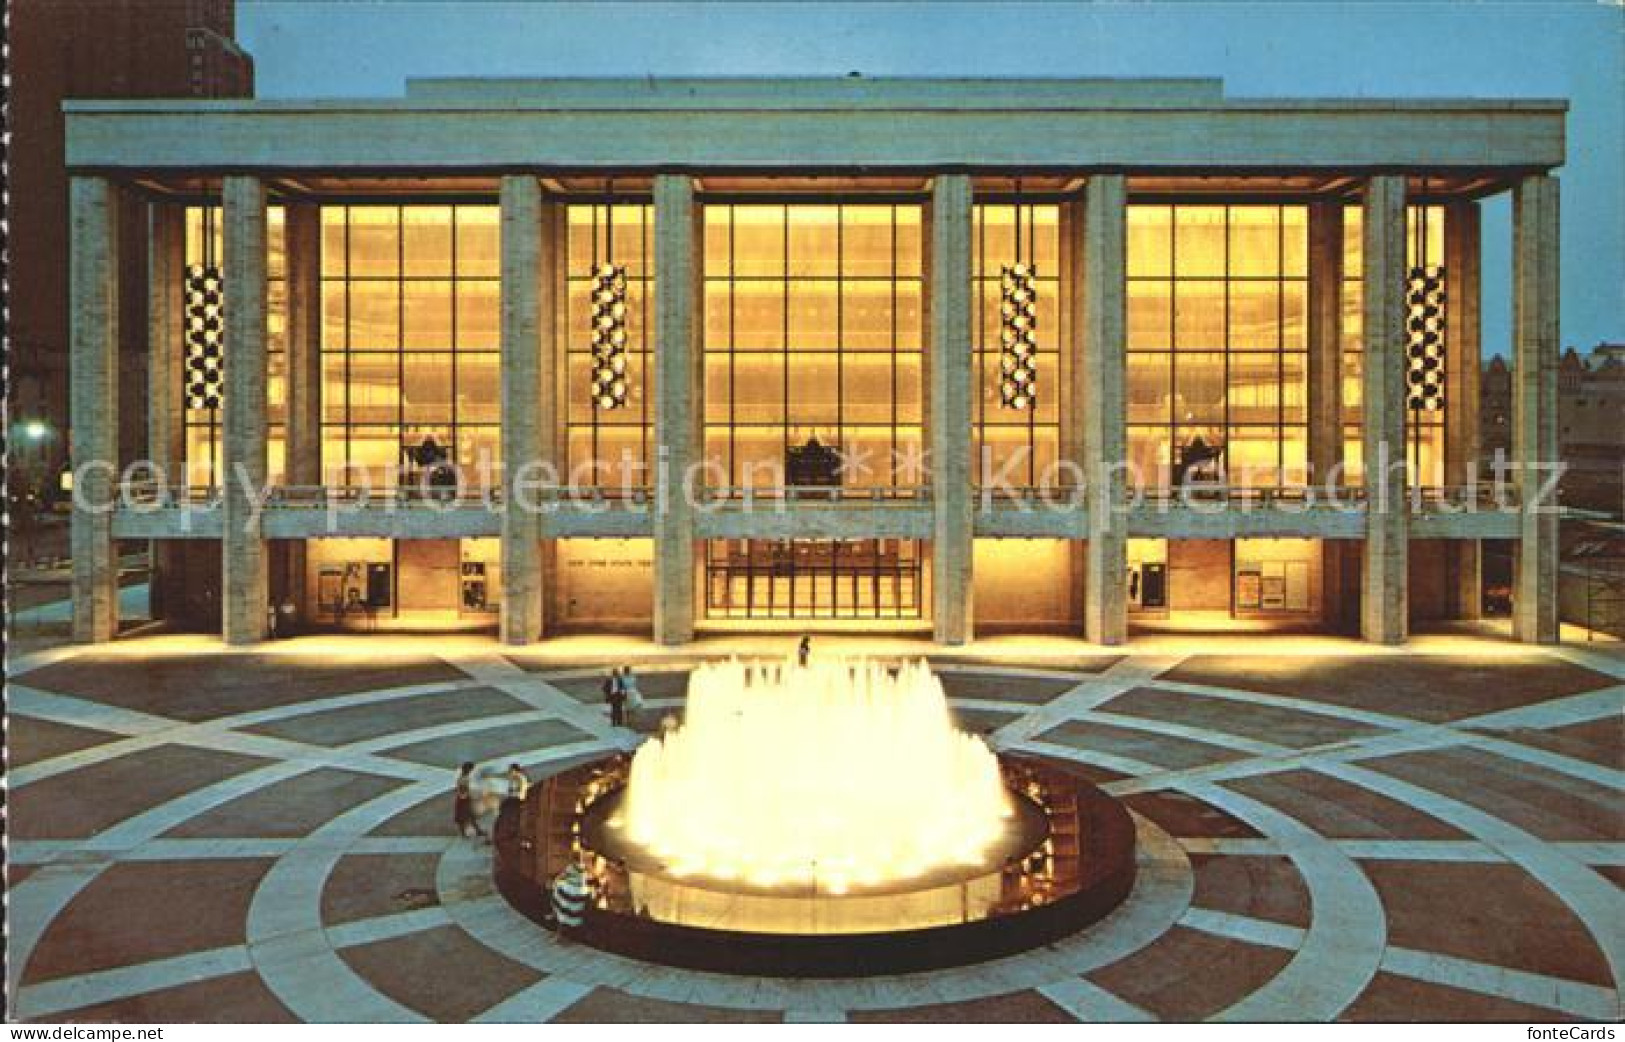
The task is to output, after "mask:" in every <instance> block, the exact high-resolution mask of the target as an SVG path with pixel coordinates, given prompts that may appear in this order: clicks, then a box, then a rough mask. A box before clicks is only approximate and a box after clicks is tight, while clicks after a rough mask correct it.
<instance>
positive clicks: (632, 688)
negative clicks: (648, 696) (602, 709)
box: [604, 666, 643, 727]
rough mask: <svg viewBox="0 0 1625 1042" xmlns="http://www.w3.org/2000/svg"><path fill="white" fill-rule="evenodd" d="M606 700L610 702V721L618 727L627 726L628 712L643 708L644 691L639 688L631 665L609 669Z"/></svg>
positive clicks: (605, 693) (605, 683) (605, 689)
mask: <svg viewBox="0 0 1625 1042" xmlns="http://www.w3.org/2000/svg"><path fill="white" fill-rule="evenodd" d="M604 701H606V702H608V703H609V722H610V723H611V724H614V725H615V726H616V727H625V726H626V725H627V720H628V719H630V718H629V716H628V715H627V714H628V713H629V712H631V713H636V712H637V711H638V710H639V709H642V708H643V692H642V691H639V690H638V678H637V677H636V676H634V675H633V674H632V667H631V666H623V667H622V668H620V669H612V670H610V671H609V676H607V677H605V678H604Z"/></svg>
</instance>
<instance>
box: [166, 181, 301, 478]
mask: <svg viewBox="0 0 1625 1042" xmlns="http://www.w3.org/2000/svg"><path fill="white" fill-rule="evenodd" d="M284 217H285V211H284V210H283V208H282V207H280V206H271V207H267V209H266V216H265V223H266V228H265V239H266V287H265V303H266V310H267V312H268V315H267V318H266V333H267V336H266V343H265V350H266V363H265V364H266V371H267V372H266V402H265V416H266V421H267V425H268V428H269V429H268V431H267V434H266V439H267V450H266V451H267V456H268V462H269V466H268V475H269V478H270V481H271V483H272V484H273V485H280V484H282V481H283V475H285V474H286V473H287V470H286V459H287V445H288V442H287V436H286V431H287V422H288V254H287V249H286V243H287V238H286V234H285V230H284ZM185 224H186V244H185V246H184V248H183V256H184V263H185V264H186V266H187V267H191V266H192V265H195V264H202V265H209V266H219V265H220V264H221V259H222V256H223V252H222V243H221V219H220V207H218V206H188V207H187V208H186V214H185ZM224 304H225V307H227V308H229V307H230V306H231V302H230V301H225V302H224ZM221 350H222V362H223V364H225V365H230V361H229V359H230V357H231V344H230V343H229V342H223V343H222V348H221ZM184 351H185V348H184V347H183V348H182V352H183V357H184ZM181 369H182V371H181V373H180V375H179V376H177V377H176V380H177V385H176V392H177V393H179V394H182V395H183V400H184V394H185V386H184V385H185V380H186V375H185V371H184V370H185V367H184V365H183V366H182V367H181ZM222 401H224V399H222ZM221 419H222V416H221V410H220V409H192V408H185V409H184V417H183V421H182V422H183V425H184V428H185V443H186V479H185V484H188V485H197V486H214V485H218V484H219V483H220V465H221V456H220V423H221Z"/></svg>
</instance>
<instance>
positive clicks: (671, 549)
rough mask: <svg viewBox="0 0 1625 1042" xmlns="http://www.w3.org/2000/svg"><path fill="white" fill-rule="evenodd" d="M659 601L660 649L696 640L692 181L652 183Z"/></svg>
mask: <svg viewBox="0 0 1625 1042" xmlns="http://www.w3.org/2000/svg"><path fill="white" fill-rule="evenodd" d="M654 215H655V315H654V321H655V453H656V458H655V516H654V558H655V603H654V638H655V642H656V643H659V644H686V643H688V642H689V641H691V640H693V639H694V503H693V502H692V500H691V498H690V496H689V495H688V494H687V490H686V489H685V481H686V479H687V477H688V475H689V469H690V467H692V466H693V465H694V464H696V463H698V462H699V461H700V428H699V420H700V416H701V415H702V411H701V410H702V405H701V402H700V394H701V388H702V382H701V365H702V363H703V360H704V356H703V349H702V344H701V339H700V317H701V315H702V314H703V310H702V307H701V300H700V292H701V287H700V278H701V263H700V252H699V251H700V244H701V242H702V239H701V229H700V226H699V222H700V209H699V205H698V203H697V202H696V201H695V199H694V182H693V180H692V179H691V178H688V177H685V176H682V175H678V174H661V175H658V176H656V177H655V179H654Z"/></svg>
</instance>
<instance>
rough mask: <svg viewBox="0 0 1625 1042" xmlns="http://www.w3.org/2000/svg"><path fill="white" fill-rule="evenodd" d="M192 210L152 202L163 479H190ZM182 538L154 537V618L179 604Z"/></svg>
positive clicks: (157, 429)
mask: <svg viewBox="0 0 1625 1042" xmlns="http://www.w3.org/2000/svg"><path fill="white" fill-rule="evenodd" d="M185 219H186V211H185V210H184V209H183V208H181V207H179V206H173V205H170V204H168V203H149V204H148V206H147V460H148V461H149V462H150V463H151V464H152V468H153V475H154V477H155V478H156V480H157V481H158V482H159V484H161V485H165V486H175V485H184V484H186V469H185V466H186V422H185V421H186V413H185V401H184V399H183V390H182V372H181V370H182V366H183V365H184V359H185V357H186V344H185V326H186V300H185V278H186V226H185ZM182 550H183V546H182V544H180V543H179V542H178V541H177V540H172V539H154V540H153V541H152V545H151V548H150V550H149V553H150V554H151V561H152V575H151V578H150V582H149V585H148V590H149V591H150V592H149V597H150V598H151V605H152V615H153V618H158V619H161V618H166V617H168V616H169V614H170V613H171V612H172V611H173V610H174V609H175V607H176V606H177V605H178V604H179V597H178V592H177V591H176V590H175V583H176V582H177V581H178V579H177V577H178V575H179V574H180V569H179V563H180V562H179V560H178V555H179V554H180V553H181V552H182Z"/></svg>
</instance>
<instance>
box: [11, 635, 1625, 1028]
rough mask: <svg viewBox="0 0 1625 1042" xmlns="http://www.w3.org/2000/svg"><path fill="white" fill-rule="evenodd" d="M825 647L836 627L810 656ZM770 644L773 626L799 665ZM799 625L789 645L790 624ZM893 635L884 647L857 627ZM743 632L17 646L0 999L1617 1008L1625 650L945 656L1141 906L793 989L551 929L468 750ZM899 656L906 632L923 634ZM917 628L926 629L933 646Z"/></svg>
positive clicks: (499, 746) (1621, 950) (1503, 1015)
mask: <svg viewBox="0 0 1625 1042" xmlns="http://www.w3.org/2000/svg"><path fill="white" fill-rule="evenodd" d="M837 643H838V642H837V641H836V640H834V639H833V638H830V639H828V640H826V641H823V642H821V643H820V645H819V650H820V651H826V650H833V649H834V648H835V647H836V646H837ZM791 644H792V641H790V640H783V639H781V640H778V641H776V642H774V644H773V647H774V648H775V649H776V650H778V651H780V652H781V653H782V652H783V651H788V650H789V648H790V646H791ZM778 645H783V647H778ZM845 646H847V647H850V648H854V649H856V648H872V650H884V651H890V652H891V653H897V652H899V651H902V650H907V646H906V645H903V644H902V643H900V642H891V643H890V644H887V643H886V642H883V641H873V642H869V643H868V644H866V643H865V642H862V641H850V642H846V644H845ZM766 647H768V644H767V643H766V642H763V641H761V640H760V639H757V640H739V641H732V642H727V643H723V642H720V641H718V642H715V643H709V642H708V643H702V644H701V645H698V646H697V648H698V650H695V649H689V650H687V651H685V652H682V653H661V652H659V651H657V649H654V648H653V647H652V646H650V645H647V644H639V643H636V642H632V641H626V642H623V643H622V644H617V643H616V642H615V641H612V640H606V639H598V640H593V641H586V640H583V641H579V642H572V641H570V640H561V641H555V642H549V643H545V644H542V645H539V646H536V647H533V648H527V649H524V650H522V651H510V650H508V649H504V648H502V647H501V646H499V645H497V644H496V643H495V642H493V641H490V640H480V639H474V638H466V637H448V638H438V637H418V638H404V637H354V638H336V637H326V638H305V639H299V640H293V641H284V642H279V643H277V644H274V645H270V646H268V647H265V648H260V649H256V650H254V651H241V652H231V651H227V650H224V649H222V648H221V646H220V645H219V644H218V642H216V641H213V640H208V639H204V638H199V637H183V636H155V637H144V638H136V639H132V640H126V641H122V642H118V643H115V644H111V645H102V646H96V647H75V648H60V649H49V650H43V651H39V652H36V653H33V654H31V655H29V656H27V657H24V658H22V659H18V660H14V661H13V663H12V667H11V669H12V676H11V684H10V689H9V701H10V707H9V709H10V720H9V737H8V743H9V751H10V768H9V774H8V783H9V788H10V792H9V800H8V817H9V822H8V832H9V854H10V862H9V895H10V896H9V909H8V912H9V922H10V938H9V944H10V953H9V954H10V960H9V967H10V972H11V974H12V979H11V980H10V981H9V982H8V984H9V987H10V989H11V996H10V997H11V999H12V1003H11V1006H10V1008H11V1010H12V1015H13V1016H15V1017H18V1018H22V1019H36V1020H47V1021H60V1020H73V1021H98V1020H130V1021H142V1020H156V1021H165V1022H175V1021H182V1022H184V1021H289V1020H307V1021H356V1020H365V1021H415V1020H434V1021H465V1020H484V1021H545V1020H554V1021H573V1022H584V1021H651V1020H653V1021H779V1020H792V1021H807V1020H843V1019H844V1020H850V1021H890V1020H904V1021H946V1020H978V1021H1006V1020H1009V1021H1065V1020H1072V1019H1081V1020H1155V1019H1161V1020H1180V1021H1189V1020H1201V1019H1209V1018H1212V1019H1219V1020H1316V1021H1318V1020H1351V1021H1382V1020H1419V1019H1421V1020H1435V1019H1442V1020H1455V1019H1465V1020H1506V1021H1548V1020H1551V1021H1573V1020H1577V1019H1578V1020H1591V1019H1595V1020H1610V1019H1615V1018H1617V1017H1618V1016H1619V1014H1620V998H1619V985H1620V981H1621V977H1622V974H1625V903H1622V901H1621V894H1620V887H1621V886H1622V885H1625V813H1622V810H1621V808H1622V806H1625V804H1622V802H1621V790H1622V788H1625V771H1622V768H1625V764H1622V762H1621V760H1622V756H1625V719H1622V715H1621V714H1622V706H1625V655H1622V654H1620V653H1619V651H1618V650H1617V645H1615V650H1607V649H1605V648H1604V646H1602V645H1597V646H1587V645H1584V644H1569V645H1567V646H1564V647H1559V648H1551V649H1535V648H1529V647H1525V646H1519V645H1514V644H1511V643H1508V642H1506V641H1504V640H1499V639H1494V638H1490V637H1451V638H1437V639H1429V638H1425V637H1424V638H1419V639H1418V640H1417V641H1415V642H1414V644H1413V645H1412V646H1411V647H1410V648H1408V649H1406V650H1402V651H1387V650H1383V649H1377V648H1373V647H1371V646H1369V645H1361V644H1355V643H1350V642H1341V641H1334V640H1330V639H1298V638H1278V639H1275V640H1270V639H1265V640H1259V639H1257V638H1253V639H1252V641H1251V642H1250V643H1247V644H1241V643H1239V642H1230V643H1226V642H1224V641H1222V640H1203V639H1201V638H1190V639H1183V638H1179V639H1176V638H1171V637H1170V638H1163V639H1151V640H1145V641H1141V642H1137V643H1135V644H1132V645H1130V650H1129V651H1128V652H1127V653H1107V651H1106V650H1105V649H1101V648H1098V647H1091V646H1090V645H1086V644H1082V643H1078V642H1070V641H1062V640H1032V641H1008V642H1001V641H984V642H980V643H978V644H976V645H974V646H973V647H972V648H971V650H970V651H968V652H962V653H954V654H947V653H933V655H932V658H933V661H934V662H935V664H936V667H937V669H938V672H939V673H940V675H941V677H942V679H943V682H944V685H945V686H946V688H947V690H948V694H949V696H950V699H951V702H952V705H953V706H954V709H955V711H956V712H957V713H958V714H959V717H960V721H961V725H962V726H963V727H965V728H967V729H972V730H975V731H978V732H982V733H985V734H987V735H988V736H989V738H990V740H991V741H993V742H994V743H995V744H996V745H997V746H999V747H1001V748H1006V749H1026V750H1033V751H1038V752H1042V753H1044V754H1047V755H1050V756H1055V757H1061V758H1065V759H1068V760H1070V761H1073V762H1076V763H1078V764H1080V765H1082V766H1083V767H1084V768H1085V769H1087V771H1088V772H1089V773H1090V776H1091V777H1093V778H1094V779H1096V780H1097V782H1098V783H1100V784H1102V785H1103V786H1104V787H1105V788H1106V789H1107V790H1108V791H1109V792H1111V793H1114V794H1116V795H1117V796H1119V797H1121V798H1122V799H1123V800H1124V801H1125V802H1126V803H1127V805H1128V806H1129V807H1130V808H1131V809H1132V811H1133V812H1134V814H1135V817H1136V821H1137V825H1138V829H1139V837H1140V857H1141V869H1140V873H1139V878H1138V882H1137V884H1136V888H1135V890H1134V892H1133V894H1132V895H1131V896H1130V898H1129V899H1128V901H1127V902H1126V903H1125V904H1124V905H1123V906H1122V907H1121V908H1119V909H1118V910H1117V911H1116V912H1114V913H1113V914H1112V915H1111V916H1110V917H1109V918H1108V919H1106V920H1105V921H1103V922H1101V923H1100V924H1098V925H1097V926H1095V927H1093V928H1091V929H1089V930H1087V931H1085V932H1083V933H1081V934H1078V935H1075V936H1073V937H1071V938H1069V939H1068V940H1066V941H1064V942H1061V943H1058V944H1055V945H1052V946H1049V947H1046V948H1042V949H1038V950H1035V951H1031V952H1028V953H1025V954H1022V955H1019V956H1015V957H1011V958H1007V959H1002V960H999V961H996V962H991V963H985V964H981V965H976V966H970V967H965V968H961V969H954V970H946V971H939V972H932V973H920V974H911V975H906V976H897V977H879V978H869V979H853V980H830V981H793V980H780V979H766V978H743V977H726V976H720V975H715V974H707V973H698V972H689V971H682V970H674V969H669V968H664V967H657V966H652V965H648V964H644V963H639V962H636V961H633V960H629V959H625V958H620V957H617V956H612V955H607V954H604V953H600V952H597V951H594V950H593V949H591V948H589V947H586V946H584V945H582V944H580V943H560V942H559V941H558V940H556V939H555V938H554V937H553V935H552V934H550V933H548V932H546V931H544V930H543V929H541V928H540V927H538V926H535V925H534V924H532V923H531V922H530V921H528V920H526V919H524V918H523V917H521V916H520V915H519V914H518V913H517V912H515V911H513V910H511V909H510V908H509V907H508V906H507V905H506V904H504V903H503V901H502V900H501V898H499V897H498V896H497V895H496V894H495V893H494V891H493V889H492V886H491V883H490V879H489V869H490V848H488V847H486V846H484V845H481V844H478V843H475V842H472V841H468V840H463V839H459V838H457V837H456V836H455V834H454V830H453V827H452V823H451V813H450V811H451V799H450V788H451V783H452V772H453V770H454V768H455V766H456V765H457V764H458V763H459V762H461V761H463V760H465V759H473V760H478V761H480V762H482V763H483V764H487V765H499V766H505V765H506V764H507V763H508V762H510V761H513V760H518V761H519V762H521V763H523V764H525V766H526V767H527V768H528V770H529V771H530V772H531V774H532V776H533V777H536V776H540V775H542V774H545V773H548V772H550V771H552V770H556V769H560V768H562V767H564V766H567V765H570V764H573V763H577V762H580V761H581V760H582V759H584V758H589V757H595V756H601V755H604V754H605V753H607V752H609V751H612V750H614V749H617V748H628V747H630V746H631V745H633V744H634V743H635V742H636V741H637V740H638V736H637V734H636V733H634V732H632V731H627V730H621V729H616V728H612V727H611V726H610V724H609V721H608V717H607V714H606V713H605V712H604V710H603V709H602V707H601V706H600V704H599V700H598V684H599V678H600V677H601V675H602V671H603V669H604V668H605V667H606V666H607V665H609V664H610V663H611V662H618V661H622V660H631V661H637V662H639V663H640V670H639V672H640V674H642V675H643V677H644V683H643V688H644V691H645V693H646V694H647V695H648V696H649V698H650V702H651V707H650V709H649V710H648V711H646V712H645V713H644V714H643V718H642V719H641V720H640V721H638V723H639V725H640V726H641V727H643V728H645V729H647V728H648V727H650V726H653V725H654V724H655V723H656V722H657V720H658V717H659V716H660V715H661V714H662V713H664V712H666V711H678V710H680V708H681V705H682V701H683V696H684V691H685V687H686V681H687V676H686V670H687V669H688V668H690V667H691V666H692V665H693V663H694V662H695V661H696V659H697V658H698V657H699V656H700V655H710V654H724V653H726V652H727V651H729V650H735V649H737V650H744V651H747V652H752V651H759V650H763V649H765V648H766ZM916 650H919V651H925V650H930V649H929V648H928V646H927V645H923V644H922V645H918V646H917V648H916ZM936 650H938V651H940V649H936Z"/></svg>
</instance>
